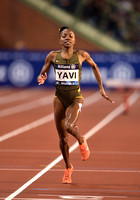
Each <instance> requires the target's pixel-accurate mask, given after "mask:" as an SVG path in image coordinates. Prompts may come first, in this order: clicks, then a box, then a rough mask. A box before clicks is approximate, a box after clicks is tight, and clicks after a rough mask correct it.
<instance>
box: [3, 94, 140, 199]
mask: <svg viewBox="0 0 140 200" xmlns="http://www.w3.org/2000/svg"><path fill="white" fill-rule="evenodd" d="M138 98H139V93H138V92H136V91H135V92H134V93H133V94H132V95H131V96H130V97H129V104H130V106H131V105H133V104H134V103H135V102H136V101H137V99H138ZM123 111H124V106H123V104H121V105H120V106H119V107H118V108H116V109H115V110H114V111H112V112H111V113H110V114H108V115H107V116H106V117H105V118H104V119H103V120H101V122H99V123H98V124H97V125H96V126H95V127H93V128H92V129H90V130H89V131H88V132H87V133H86V134H85V137H86V138H90V137H91V136H93V135H94V134H95V133H96V132H97V131H99V130H100V129H101V128H103V127H104V126H105V125H107V124H108V123H109V122H111V121H112V120H113V119H115V118H116V117H117V116H118V115H120V114H121V113H122V112H123ZM77 147H79V144H78V143H77V142H75V143H74V144H73V145H72V146H71V147H70V153H71V152H72V151H74V150H75V149H76V148H77ZM62 159H63V157H62V155H60V156H58V157H57V158H56V159H55V160H54V161H52V162H51V163H50V164H49V165H48V166H46V167H45V168H44V169H43V170H41V171H40V172H39V173H38V174H36V175H35V176H34V177H33V178H32V179H30V180H29V181H27V182H26V183H25V184H24V185H22V186H21V187H20V188H19V189H17V190H16V191H15V192H13V193H12V194H11V195H9V196H8V197H7V198H5V200H11V199H12V198H14V197H15V196H17V195H18V194H20V193H21V192H22V191H23V190H25V189H26V188H27V187H28V186H29V185H31V184H32V183H33V182H35V181H36V180H37V179H39V178H40V177H41V176H42V175H44V174H45V173H46V172H47V171H49V170H50V169H51V168H52V167H54V166H55V165H56V164H57V163H58V162H60V161H61V160H62Z"/></svg>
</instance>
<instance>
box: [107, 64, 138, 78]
mask: <svg viewBox="0 0 140 200" xmlns="http://www.w3.org/2000/svg"><path fill="white" fill-rule="evenodd" d="M110 76H111V77H112V78H113V79H119V80H122V81H129V80H133V79H135V76H136V74H135V70H134V68H133V66H132V65H131V64H129V63H127V62H122V61H119V62H116V63H115V64H113V65H112V67H111V69H110Z"/></svg>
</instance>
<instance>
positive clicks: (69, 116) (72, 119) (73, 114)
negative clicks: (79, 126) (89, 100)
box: [66, 98, 83, 124]
mask: <svg viewBox="0 0 140 200" xmlns="http://www.w3.org/2000/svg"><path fill="white" fill-rule="evenodd" d="M82 105H83V98H77V99H75V100H74V102H73V103H72V104H71V105H70V106H69V107H68V108H67V110H66V123H69V124H72V123H76V121H77V119H78V117H79V114H80V112H81V109H82Z"/></svg>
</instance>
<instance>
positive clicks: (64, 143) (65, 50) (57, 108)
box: [37, 29, 114, 168]
mask: <svg viewBox="0 0 140 200" xmlns="http://www.w3.org/2000/svg"><path fill="white" fill-rule="evenodd" d="M59 42H60V45H61V48H62V51H61V56H62V57H63V58H65V59H70V58H71V57H72V56H73V48H74V44H75V34H74V32H73V31H72V30H70V29H64V30H63V31H62V32H61V33H60V38H59ZM77 54H78V58H79V62H80V64H81V65H82V63H83V62H84V61H85V62H87V63H88V64H89V65H90V66H91V67H92V70H93V73H94V75H95V77H96V80H97V82H98V85H99V89H100V93H101V95H102V96H103V97H104V98H105V99H106V100H107V101H109V102H111V103H114V101H113V100H111V99H110V98H109V97H108V96H107V95H106V93H105V90H104V88H103V84H102V80H101V75H100V71H99V69H98V67H97V65H96V63H95V62H94V61H93V59H92V58H91V57H90V55H89V54H88V53H87V52H86V51H83V50H79V51H77ZM56 55H57V52H56V51H52V52H50V53H49V54H48V55H47V57H46V59H45V64H44V66H43V68H42V70H41V73H40V75H39V76H38V79H37V80H38V85H41V84H44V82H45V80H46V79H47V73H48V71H49V69H50V67H51V65H54V64H55V59H56ZM79 104H80V105H82V104H83V98H78V99H75V100H74V102H73V103H72V104H71V105H70V106H69V107H68V108H67V109H65V108H64V106H63V104H62V103H61V102H60V100H59V99H58V98H57V97H55V98H54V117H55V123H56V128H57V131H58V134H59V139H60V150H61V152H62V155H63V158H64V161H65V164H66V168H70V167H71V164H70V161H69V146H68V133H70V134H71V135H72V136H74V137H75V138H76V139H77V141H78V142H79V144H82V143H83V139H82V137H81V135H80V132H79V129H78V127H77V126H76V122H77V119H78V117H79V114H80V107H79Z"/></svg>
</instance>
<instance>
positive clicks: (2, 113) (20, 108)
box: [0, 92, 101, 117]
mask: <svg viewBox="0 0 140 200" xmlns="http://www.w3.org/2000/svg"><path fill="white" fill-rule="evenodd" d="M19 97H20V95H19ZM19 97H18V96H17V97H16V99H17V100H20V99H19ZM53 97H54V95H49V96H48V97H43V98H40V99H38V100H34V101H31V102H28V103H24V104H21V105H17V106H13V107H11V108H7V109H4V110H0V117H6V116H10V115H12V114H17V113H20V112H25V111H27V110H32V109H34V108H38V107H42V106H45V105H48V104H51V103H52V99H53ZM99 99H101V95H99V92H96V93H94V94H92V95H91V96H89V97H87V98H86V99H85V103H84V104H85V106H89V105H91V104H92V103H95V102H96V101H98V100H99Z"/></svg>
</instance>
